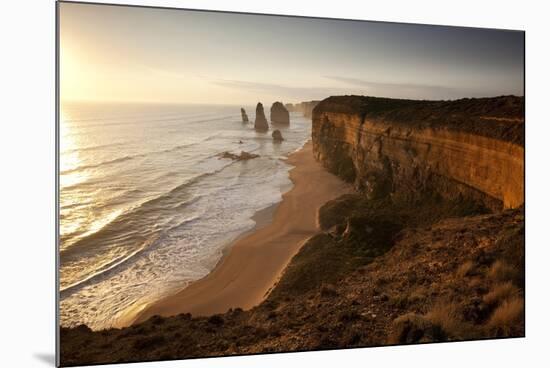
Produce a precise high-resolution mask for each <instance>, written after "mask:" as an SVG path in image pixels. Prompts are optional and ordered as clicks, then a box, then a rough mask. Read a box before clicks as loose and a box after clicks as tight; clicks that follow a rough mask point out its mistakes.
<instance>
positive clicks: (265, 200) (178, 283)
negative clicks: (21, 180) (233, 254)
mask: <svg viewBox="0 0 550 368" xmlns="http://www.w3.org/2000/svg"><path fill="white" fill-rule="evenodd" d="M240 107H241V106H228V105H160V104H157V105H155V104H115V103H76V102H63V103H62V105H61V117H60V177H59V183H60V288H61V290H60V298H61V300H60V303H61V305H60V319H61V325H62V326H76V325H79V324H86V325H88V326H89V327H91V328H92V329H103V328H108V327H111V326H115V325H116V324H117V321H119V319H120V318H121V317H122V316H123V315H124V314H125V313H126V312H127V311H128V310H129V309H130V308H132V307H135V306H137V305H143V304H145V303H149V302H152V301H155V300H158V299H159V298H161V297H163V296H166V295H169V294H171V293H173V292H174V291H176V290H179V289H180V288H182V287H183V286H185V285H187V284H189V283H191V282H193V281H195V280H198V279H200V278H202V277H204V276H205V275H207V274H208V273H209V272H210V271H211V270H212V269H213V268H214V266H215V265H216V263H217V262H218V261H219V260H220V258H221V256H222V252H223V250H224V249H225V248H226V247H227V246H228V245H229V244H230V243H231V242H232V241H233V240H234V239H236V238H237V237H238V236H239V235H241V234H243V233H244V232H246V231H247V230H250V229H252V228H253V227H254V225H255V223H254V221H253V220H252V219H251V217H252V216H253V215H254V213H255V212H257V211H259V210H261V209H264V208H267V207H269V206H271V205H273V204H276V203H278V202H280V201H281V195H282V193H284V192H286V191H287V190H289V189H290V188H291V186H292V183H291V182H290V180H289V177H288V171H289V170H290V169H291V168H292V167H291V166H290V165H288V164H286V163H285V162H284V161H283V160H281V159H282V158H285V157H287V156H288V155H289V154H290V153H292V152H294V151H296V150H298V149H300V148H301V147H302V146H303V145H304V144H305V142H306V141H307V140H308V139H309V138H310V137H311V120H310V119H308V118H305V117H303V116H302V115H301V114H300V113H291V118H290V120H291V124H290V127H289V128H278V129H280V130H281V132H282V135H283V137H284V138H285V141H283V142H282V143H279V144H278V143H274V142H273V140H272V138H271V131H269V132H268V133H257V132H255V131H254V129H253V125H254V124H253V121H254V118H255V106H244V108H245V109H246V111H247V113H248V116H249V119H250V121H251V122H250V123H248V124H244V123H242V122H241V115H240ZM265 107H266V116H267V117H268V119H269V106H268V105H267V104H266V105H265ZM224 151H230V152H233V153H240V152H241V151H247V152H251V153H255V154H258V155H260V157H258V158H255V159H252V160H248V161H233V160H231V159H225V158H220V157H219V154H220V153H222V152H224Z"/></svg>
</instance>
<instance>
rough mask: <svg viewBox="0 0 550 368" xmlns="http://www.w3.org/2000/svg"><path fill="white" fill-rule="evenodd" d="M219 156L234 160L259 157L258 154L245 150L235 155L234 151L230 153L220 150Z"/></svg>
mask: <svg viewBox="0 0 550 368" xmlns="http://www.w3.org/2000/svg"><path fill="white" fill-rule="evenodd" d="M218 157H219V158H228V159H231V160H235V161H243V160H250V159H253V158H256V157H260V155H257V154H255V153H249V152H246V151H241V154H239V155H237V154H235V153H231V152H229V151H225V152H222V153H220V154H219V155H218Z"/></svg>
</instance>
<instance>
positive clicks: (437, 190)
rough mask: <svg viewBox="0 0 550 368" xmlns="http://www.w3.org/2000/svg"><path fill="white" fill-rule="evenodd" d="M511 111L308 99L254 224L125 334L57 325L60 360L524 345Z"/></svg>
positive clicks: (516, 112) (516, 118)
mask: <svg viewBox="0 0 550 368" xmlns="http://www.w3.org/2000/svg"><path fill="white" fill-rule="evenodd" d="M524 103H525V102H524V98H523V97H515V96H501V97H495V98H480V99H461V100H455V101H414V100H398V99H387V98H374V97H363V96H336V97H329V98H327V99H325V100H323V101H321V102H319V103H315V107H313V108H312V109H311V114H312V124H313V125H312V143H311V144H308V145H306V146H305V147H304V149H303V150H301V151H299V152H297V153H295V154H294V155H292V156H291V157H290V158H289V163H290V164H292V165H293V166H295V168H294V169H293V170H291V172H290V177H291V179H292V181H293V183H294V188H293V189H292V190H290V191H289V192H288V193H286V194H285V195H284V196H283V201H282V202H281V203H280V204H279V205H278V207H277V208H276V209H273V213H272V214H270V216H268V217H267V218H263V219H259V220H261V221H260V222H262V225H261V226H258V228H257V229H256V230H255V231H253V232H251V233H249V234H247V235H246V236H244V237H242V238H241V239H239V240H238V241H237V242H236V243H235V244H233V245H232V247H231V248H230V249H229V250H228V252H227V254H226V256H225V257H224V258H223V259H222V261H220V263H219V264H218V266H217V267H216V268H215V269H214V271H213V272H212V273H211V274H210V275H208V276H207V277H206V278H204V279H202V280H200V281H198V282H196V283H194V284H192V285H191V286H190V287H188V288H186V289H183V290H181V291H180V292H179V293H177V294H175V295H174V296H171V297H168V298H166V299H164V300H161V301H159V302H158V303H154V304H152V305H150V306H146V308H145V309H143V312H142V313H141V314H139V315H136V316H135V317H136V318H137V320H136V321H135V322H136V323H134V324H132V325H131V326H128V327H125V328H121V329H119V328H112V329H108V330H104V331H92V330H91V329H89V328H88V327H87V326H78V327H75V328H62V329H61V362H62V364H63V365H65V366H69V365H77V364H91V363H107V362H132V361H146V360H159V359H177V358H190V357H204V356H225V355H236V354H249V353H261V352H286V351H297V350H299V351H303V350H318V349H334V348H345V347H360V346H382V345H389V344H407V343H424V342H438V341H458V340H472V339H481V338H494V337H522V336H524V335H525V318H524V299H525V295H524V294H525V291H524V282H525V279H524V276H525V269H524V240H525V239H524V236H525V235H524V234H525V233H524V232H525V230H524V228H525V225H524V197H525V196H524V129H525V123H524ZM308 106H309V105H308ZM291 111H292V110H291ZM325 169H326V170H325ZM344 182H346V183H347V184H346V183H344ZM352 188H353V189H352ZM263 215H265V213H264V214H263ZM167 316H171V317H167ZM136 318H134V319H133V320H135V319H136ZM133 320H131V321H129V322H132V321H133Z"/></svg>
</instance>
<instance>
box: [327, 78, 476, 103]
mask: <svg viewBox="0 0 550 368" xmlns="http://www.w3.org/2000/svg"><path fill="white" fill-rule="evenodd" d="M324 78H327V79H330V80H333V81H338V82H341V83H345V84H350V85H354V86H360V87H363V88H366V90H367V93H368V94H369V95H371V96H386V97H396V98H416V99H445V98H458V97H464V96H467V95H471V91H470V93H468V91H466V90H465V89H460V88H454V87H447V86H438V85H430V84H414V83H381V82H373V81H368V80H363V79H358V78H349V77H340V76H324Z"/></svg>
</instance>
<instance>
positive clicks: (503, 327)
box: [487, 297, 524, 336]
mask: <svg viewBox="0 0 550 368" xmlns="http://www.w3.org/2000/svg"><path fill="white" fill-rule="evenodd" d="M523 305H524V300H523V298H520V297H514V298H512V299H508V300H505V301H504V302H503V303H502V304H501V305H500V306H499V307H498V308H497V309H495V311H494V313H493V315H492V316H491V319H490V320H489V322H488V323H487V328H488V329H489V331H490V332H491V333H492V334H493V335H494V336H521V335H523V323H524V320H523V315H524V313H523V312H524V307H523Z"/></svg>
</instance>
